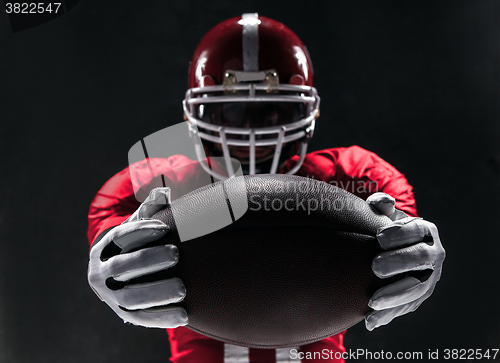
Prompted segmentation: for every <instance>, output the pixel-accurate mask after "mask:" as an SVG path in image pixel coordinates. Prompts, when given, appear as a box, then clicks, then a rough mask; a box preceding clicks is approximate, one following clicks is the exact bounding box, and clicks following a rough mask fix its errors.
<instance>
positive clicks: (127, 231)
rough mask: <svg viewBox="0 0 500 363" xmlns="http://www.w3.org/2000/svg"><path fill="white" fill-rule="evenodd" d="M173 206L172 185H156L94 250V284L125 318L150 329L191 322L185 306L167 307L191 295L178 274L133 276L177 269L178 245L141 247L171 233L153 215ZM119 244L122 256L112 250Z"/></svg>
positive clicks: (91, 266)
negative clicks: (154, 278)
mask: <svg viewBox="0 0 500 363" xmlns="http://www.w3.org/2000/svg"><path fill="white" fill-rule="evenodd" d="M168 204H170V189H169V188H156V189H153V190H152V191H151V193H150V194H149V196H148V198H146V200H145V201H144V203H142V204H141V206H140V207H139V209H137V211H135V212H134V214H132V215H131V216H130V217H129V218H128V219H127V220H126V221H125V222H123V223H122V224H121V225H119V226H117V227H115V228H113V229H112V230H111V231H109V232H108V233H107V234H106V235H105V236H104V237H103V238H102V239H101V240H100V241H98V242H97V243H95V244H94V246H92V249H91V250H90V261H89V268H88V281H89V284H90V286H91V287H92V289H93V290H94V292H95V293H96V294H97V296H99V298H100V299H101V300H102V301H104V302H105V303H106V304H108V305H109V306H110V307H111V309H113V310H114V312H115V313H116V314H117V315H118V316H120V317H121V318H122V319H123V321H124V322H128V323H132V324H134V325H141V326H145V327H150V328H176V327H178V326H181V325H186V324H187V322H188V318H187V314H186V311H185V310H184V309H183V308H182V307H179V306H175V307H169V306H168V304H171V303H176V302H179V301H181V300H182V299H183V298H184V296H185V295H186V289H185V288H184V285H183V283H182V281H181V280H180V279H179V278H172V279H168V280H160V281H154V282H147V283H130V280H132V279H134V278H137V277H140V276H144V275H147V274H150V273H154V272H158V271H161V270H164V269H167V268H169V267H172V266H174V265H175V264H176V263H177V261H178V259H179V256H178V251H177V247H176V246H174V245H161V246H155V247H146V248H142V249H139V248H141V247H143V246H145V245H146V244H148V243H150V242H152V241H155V240H158V239H159V238H161V237H162V236H164V235H165V234H166V233H167V231H168V226H167V225H166V224H165V223H163V222H161V221H158V220H152V219H148V218H150V217H151V216H152V215H153V214H155V213H156V212H158V211H159V210H161V209H163V208H165V207H166V206H167V205H168ZM117 246H118V247H119V248H120V249H121V252H120V253H119V254H118V253H116V252H114V253H113V252H110V251H116V250H117Z"/></svg>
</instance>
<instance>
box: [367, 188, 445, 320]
mask: <svg viewBox="0 0 500 363" xmlns="http://www.w3.org/2000/svg"><path fill="white" fill-rule="evenodd" d="M367 202H368V203H369V204H370V205H372V206H373V207H374V208H376V209H377V210H378V211H379V212H381V213H383V214H385V215H386V216H388V217H389V218H391V219H392V220H393V221H394V222H393V223H392V224H391V225H389V226H387V227H384V228H381V229H380V230H379V231H378V233H377V239H378V242H379V244H380V246H381V247H382V249H384V250H387V251H385V252H382V253H380V254H379V255H378V256H377V257H375V259H374V260H373V262H372V270H373V272H374V273H375V275H377V276H378V277H380V278H382V279H383V278H389V277H391V276H394V275H398V274H401V273H408V272H412V273H411V274H409V275H408V276H406V277H404V278H403V279H401V280H399V281H397V282H395V283H392V284H389V285H387V286H385V287H382V288H380V289H379V290H377V291H376V292H375V294H374V295H373V297H372V298H371V299H370V302H369V303H368V305H369V306H370V307H371V308H372V309H373V311H371V312H369V313H368V314H367V315H366V317H365V323H366V328H367V329H368V330H373V329H375V328H377V327H379V326H381V325H386V324H388V323H389V322H391V321H392V320H393V319H394V318H396V317H398V316H401V315H404V314H407V313H410V312H413V311H415V310H416V309H417V308H418V307H419V306H420V305H421V304H422V303H423V302H424V300H425V299H427V298H428V297H429V296H430V295H431V294H432V292H433V291H434V288H435V286H436V284H437V282H438V281H439V278H440V276H441V270H442V267H443V261H444V259H445V255H446V253H445V250H444V248H443V246H442V245H441V241H440V239H439V234H438V230H437V227H436V226H435V225H434V224H433V223H431V222H428V221H425V220H423V219H421V218H415V217H409V216H408V215H407V214H405V213H404V212H402V211H400V210H397V209H395V207H394V205H395V200H394V198H392V197H391V196H390V195H388V194H385V193H375V194H373V195H371V196H370V197H369V198H368V199H367ZM424 270H425V271H424ZM419 272H420V273H419Z"/></svg>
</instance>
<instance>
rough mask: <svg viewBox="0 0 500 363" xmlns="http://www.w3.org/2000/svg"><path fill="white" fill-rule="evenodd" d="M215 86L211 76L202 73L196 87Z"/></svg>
mask: <svg viewBox="0 0 500 363" xmlns="http://www.w3.org/2000/svg"><path fill="white" fill-rule="evenodd" d="M208 86H215V81H214V79H213V78H212V77H210V76H207V75H204V76H203V77H201V78H200V80H199V84H198V87H208Z"/></svg>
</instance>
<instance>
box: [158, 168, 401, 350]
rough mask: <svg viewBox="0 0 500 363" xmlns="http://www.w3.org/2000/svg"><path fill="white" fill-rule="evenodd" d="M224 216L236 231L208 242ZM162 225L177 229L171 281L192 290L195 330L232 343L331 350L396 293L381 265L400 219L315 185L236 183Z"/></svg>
mask: <svg viewBox="0 0 500 363" xmlns="http://www.w3.org/2000/svg"><path fill="white" fill-rule="evenodd" d="M242 200H244V202H245V203H243V202H242ZM218 213H219V214H220V215H222V214H224V213H226V214H227V215H230V218H231V220H230V221H229V224H227V225H226V226H223V225H224V223H226V222H224V223H222V222H220V223H219V224H221V225H222V227H221V228H220V229H218V230H215V231H214V232H211V233H208V234H204V235H201V234H203V233H204V232H203V229H204V228H205V229H206V230H207V231H210V228H212V229H214V227H213V226H208V227H207V225H209V224H210V223H205V221H206V220H211V218H212V217H213V216H215V215H217V214H218ZM153 218H155V219H160V220H162V221H164V222H165V223H166V224H167V225H169V227H170V228H171V231H169V232H168V233H167V235H166V236H164V237H163V238H162V240H161V243H165V244H167V243H172V244H175V245H177V246H178V248H179V262H178V264H177V265H175V266H174V267H172V268H170V269H167V270H165V271H163V272H162V277H163V278H169V277H179V278H180V279H182V281H183V282H184V285H185V287H186V291H187V294H186V297H185V299H184V300H183V301H182V302H181V303H179V305H181V306H183V307H184V308H185V309H186V311H187V313H188V317H189V325H188V327H189V328H190V329H192V330H194V331H196V332H199V333H201V334H204V335H207V336H209V337H212V338H215V339H218V340H221V341H224V342H228V343H232V344H237V345H243V346H247V347H256V348H283V347H293V346H300V345H303V344H307V343H312V342H315V341H318V340H321V339H323V338H325V337H329V336H332V335H334V334H337V333H339V332H341V331H343V330H344V329H346V328H349V327H350V326H352V325H354V324H356V323H358V322H359V321H361V320H363V318H364V316H365V314H366V313H367V312H368V311H369V310H370V308H369V307H368V305H367V303H368V301H369V299H370V297H371V296H372V294H373V293H374V292H375V291H376V290H377V289H378V288H380V287H381V286H383V285H385V284H387V281H383V280H381V279H379V278H377V277H376V276H375V275H374V274H373V272H372V270H371V262H372V260H373V258H374V257H375V256H376V255H377V254H378V253H379V252H381V248H380V247H379V245H378V242H377V240H376V238H375V235H376V232H377V229H378V228H380V227H382V226H385V225H387V224H389V223H391V221H390V219H389V218H387V217H386V216H384V215H381V214H380V213H377V212H376V211H375V210H374V209H373V208H372V207H370V206H369V205H368V204H367V203H366V202H365V201H363V200H362V199H360V198H358V197H357V196H355V195H353V194H351V193H349V192H346V191H344V190H342V189H339V188H337V187H335V186H332V185H329V184H327V183H324V182H321V181H317V180H314V179H309V178H303V177H299V176H293V175H280V174H278V175H252V176H243V177H237V178H231V179H228V180H226V181H224V182H217V183H214V184H213V185H210V186H207V187H203V188H200V189H198V190H195V191H194V192H192V193H189V194H187V195H185V196H183V197H181V198H179V199H177V200H175V201H173V202H172V204H171V205H170V206H168V207H167V208H166V209H164V210H162V211H160V212H158V213H157V214H155V215H154V216H153ZM223 219H224V218H222V217H220V218H219V221H222V220H223ZM231 221H234V222H232V223H231ZM212 222H213V221H212ZM212 224H213V223H212ZM180 226H182V231H181V228H180ZM200 226H201V227H200ZM178 227H179V228H178ZM191 227H192V229H191ZM215 229H217V226H216V227H215ZM190 231H193V233H192V234H191V235H189V234H190ZM197 235H201V236H200V237H196V236H197ZM182 236H184V237H182ZM186 236H187V237H186ZM181 238H182V239H183V240H184V242H181ZM186 239H187V240H186Z"/></svg>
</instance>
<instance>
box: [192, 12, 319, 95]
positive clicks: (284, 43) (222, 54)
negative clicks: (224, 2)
mask: <svg viewBox="0 0 500 363" xmlns="http://www.w3.org/2000/svg"><path fill="white" fill-rule="evenodd" d="M241 20H242V17H241V16H238V17H234V18H231V19H228V20H225V21H223V22H221V23H219V24H217V25H216V26H215V27H213V28H212V29H211V30H210V31H209V32H208V33H207V34H205V36H204V37H203V38H202V39H201V41H200V43H199V44H198V46H197V48H196V50H195V52H194V55H193V58H192V61H191V67H190V70H189V87H190V88H194V87H200V86H203V85H206V80H205V81H204V80H203V77H204V76H210V77H211V78H212V79H213V80H214V82H215V84H222V78H223V75H224V72H225V71H226V70H228V69H230V70H235V71H243V25H242V24H241V23H242V22H241ZM258 20H259V21H260V22H259V24H258V70H268V69H275V70H276V71H277V72H278V76H279V79H280V83H290V82H291V83H294V84H297V83H299V82H300V83H302V84H303V85H305V86H311V87H312V85H313V69H312V62H311V59H310V57H309V53H308V52H307V49H306V47H305V46H304V44H303V43H302V41H301V40H300V39H299V37H298V36H297V35H296V34H295V33H294V32H293V31H291V30H290V29H289V28H288V27H286V26H285V25H284V24H282V23H280V22H278V21H276V20H273V19H269V18H266V17H263V16H259V17H258ZM292 77H293V78H292ZM301 78H303V82H301ZM205 79H206V77H205Z"/></svg>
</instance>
